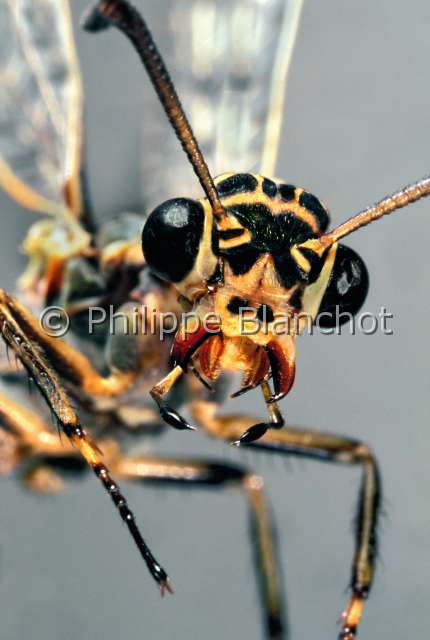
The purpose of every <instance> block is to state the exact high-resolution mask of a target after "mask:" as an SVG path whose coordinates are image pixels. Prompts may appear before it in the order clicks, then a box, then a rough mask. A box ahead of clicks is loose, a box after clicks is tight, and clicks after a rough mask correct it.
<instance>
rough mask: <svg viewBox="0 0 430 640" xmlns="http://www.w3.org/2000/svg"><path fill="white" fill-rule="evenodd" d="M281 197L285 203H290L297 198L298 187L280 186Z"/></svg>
mask: <svg viewBox="0 0 430 640" xmlns="http://www.w3.org/2000/svg"><path fill="white" fill-rule="evenodd" d="M279 195H280V196H281V198H282V200H283V201H284V202H290V201H291V200H294V198H295V197H296V187H295V186H294V185H292V184H280V185H279Z"/></svg>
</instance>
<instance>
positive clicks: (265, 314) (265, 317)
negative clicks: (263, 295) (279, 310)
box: [257, 304, 275, 323]
mask: <svg viewBox="0 0 430 640" xmlns="http://www.w3.org/2000/svg"><path fill="white" fill-rule="evenodd" d="M257 318H258V319H259V320H260V321H261V322H266V323H270V322H273V320H274V319H275V316H274V313H273V309H272V307H271V306H270V305H269V304H262V305H261V306H260V307H258V309H257Z"/></svg>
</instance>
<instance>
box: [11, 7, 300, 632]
mask: <svg viewBox="0 0 430 640" xmlns="http://www.w3.org/2000/svg"><path fill="white" fill-rule="evenodd" d="M275 8H276V5H275ZM256 11H257V14H258V13H259V12H261V7H258V4H257V5H256ZM275 15H276V12H275ZM287 23H288V20H287ZM0 27H1V29H2V34H3V36H4V37H3V38H2V42H3V43H4V46H2V60H1V62H2V67H1V76H0V77H1V87H2V95H1V101H2V102H1V113H0V121H1V132H0V169H1V172H0V184H1V186H2V187H3V188H4V190H5V191H6V192H7V193H9V195H10V196H11V197H12V198H14V199H15V200H16V201H17V202H19V203H20V204H22V205H24V206H25V207H27V208H29V209H32V210H34V211H37V212H40V213H43V214H45V215H49V216H50V217H49V218H46V219H44V220H41V221H38V222H36V223H35V224H34V225H32V226H31V228H30V230H29V232H28V234H27V237H26V239H25V241H24V250H25V252H26V253H27V255H28V256H29V265H28V267H27V270H26V272H25V273H24V275H23V276H22V277H21V279H20V283H19V284H20V288H21V290H22V291H21V293H22V295H23V296H24V298H25V300H26V302H27V304H28V305H29V307H30V308H31V312H30V311H29V309H28V308H26V307H24V305H23V304H22V303H21V302H19V301H18V299H17V298H15V297H14V296H12V295H10V294H8V293H7V292H6V291H4V290H3V289H2V290H0V331H1V334H2V337H3V339H4V341H5V342H6V344H7V345H8V347H9V349H10V352H11V353H12V354H14V355H15V356H16V358H17V360H18V361H19V362H21V363H22V364H23V365H24V367H25V369H26V370H27V372H28V373H29V375H30V377H31V378H32V379H33V380H34V382H35V383H36V385H37V386H38V387H39V389H40V391H41V392H42V395H43V396H44V397H45V399H46V401H47V404H48V406H49V408H50V409H51V412H52V414H53V417H54V419H55V421H56V422H57V424H58V428H59V431H60V433H61V432H63V433H64V434H65V435H66V436H67V438H68V439H69V441H70V444H67V439H65V438H63V439H62V440H60V439H59V438H58V434H56V433H53V432H52V429H51V428H50V426H49V423H48V422H47V421H45V420H44V419H43V418H41V417H39V415H38V413H36V412H33V410H29V409H27V408H25V407H23V406H22V404H20V403H19V402H17V401H15V400H12V399H11V398H10V397H9V395H8V394H7V393H3V392H1V393H0V420H1V422H0V472H1V473H2V474H6V473H9V472H11V471H12V470H13V469H15V468H18V469H19V470H20V471H22V472H23V475H24V479H25V482H26V484H27V486H28V487H29V488H31V489H32V490H35V491H39V492H53V491H58V490H59V489H61V486H62V481H61V476H60V471H61V470H62V469H64V468H66V469H69V470H72V471H75V472H78V471H81V470H82V469H83V468H82V465H81V464H80V456H81V457H82V458H83V459H84V460H86V461H87V463H88V464H89V467H90V468H91V469H92V470H93V471H94V473H95V474H96V476H97V477H98V478H99V479H100V481H101V483H102V485H103V486H104V487H105V489H106V491H107V492H108V494H109V495H110V496H111V498H112V500H113V503H114V505H115V506H116V508H117V509H118V511H119V513H120V515H121V517H122V519H123V520H124V522H125V524H126V526H127V527H128V530H129V532H130V534H131V536H132V537H133V539H134V541H135V543H136V545H137V547H138V549H139V552H140V553H141V555H142V557H143V559H144V561H145V562H146V564H147V566H148V568H149V570H150V572H151V574H152V575H153V577H154V579H155V580H156V581H157V583H158V584H159V586H160V589H161V592H162V593H164V592H165V591H172V587H171V585H170V582H169V579H168V577H167V574H166V572H165V571H164V569H163V568H162V567H161V566H160V564H159V563H158V562H157V561H156V560H155V558H154V556H153V555H152V553H151V551H150V550H149V548H148V546H147V544H146V542H145V541H144V539H143V537H142V535H141V533H140V531H139V529H138V526H137V523H136V521H135V518H134V515H133V513H132V512H131V510H130V509H129V507H128V504H127V502H126V499H125V497H124V495H123V494H122V492H121V490H120V489H119V486H118V484H117V483H116V481H114V480H113V475H115V477H118V478H121V479H124V480H129V481H130V480H134V481H139V480H144V481H156V482H159V483H164V484H169V483H172V482H174V483H176V484H178V485H183V486H187V487H192V486H200V485H203V486H206V487H208V488H210V487H229V486H232V487H237V488H239V489H240V490H241V491H242V492H243V495H244V497H245V499H246V501H247V503H248V507H249V510H250V514H251V520H252V522H251V528H250V532H251V544H252V547H253V551H254V556H255V558H256V565H257V572H258V577H259V582H260V588H261V606H262V609H263V610H264V623H265V634H266V635H267V637H273V638H275V637H276V638H278V637H282V636H283V634H284V627H285V622H284V614H283V607H282V602H281V596H280V591H281V590H280V578H279V576H278V575H277V566H276V557H275V549H274V546H275V545H274V540H273V534H272V525H271V521H270V515H269V511H268V507H267V504H266V499H265V495H264V489H263V482H262V479H261V478H260V477H259V476H257V475H255V474H253V473H251V472H248V471H247V469H246V468H244V467H242V466H238V465H232V464H227V463H219V462H214V461H208V460H201V459H183V460H178V459H176V458H164V457H163V458H161V457H153V456H148V455H126V454H125V453H124V451H123V448H122V446H121V445H122V441H123V440H124V439H125V437H126V434H125V432H126V431H127V430H128V431H130V427H132V428H134V429H136V428H137V427H139V428H140V429H139V431H141V430H142V429H143V431H144V432H145V430H147V432H148V433H149V435H150V434H151V433H153V432H157V431H159V430H160V427H161V426H162V425H161V421H160V418H159V415H158V412H157V411H154V409H153V407H152V401H151V398H150V396H149V391H150V389H151V387H152V386H153V384H154V382H155V381H156V379H157V376H158V375H159V373H158V372H159V371H166V370H167V363H168V353H169V345H170V343H171V340H170V341H169V340H167V341H164V343H160V341H159V329H160V327H159V325H160V323H161V320H160V318H161V314H162V313H163V312H169V313H170V316H172V315H173V316H174V315H175V314H176V315H177V316H179V314H180V312H181V307H180V305H179V304H178V302H177V293H176V290H175V288H174V287H172V286H171V285H169V284H166V283H164V282H162V281H160V280H159V279H158V278H154V277H152V276H151V275H150V274H149V273H148V269H147V267H146V265H145V262H144V258H143V255H142V250H141V239H140V235H141V228H142V221H143V220H144V218H143V217H142V216H141V215H137V214H123V215H119V216H117V217H116V218H115V219H114V220H113V221H112V222H111V223H107V224H105V225H102V226H100V228H98V225H97V220H96V216H94V214H93V211H92V208H91V206H90V203H89V198H88V193H87V190H86V188H85V186H86V185H85V171H84V167H83V163H82V158H81V148H82V124H81V119H82V90H81V82H80V75H79V69H78V63H77V59H76V53H75V49H74V43H73V37H72V30H71V21H70V15H69V5H68V3H67V2H66V1H65V0H64V1H61V2H58V1H57V0H40V1H37V2H35V1H32V2H27V0H22V1H20V2H14V1H12V0H11V2H8V3H7V4H6V5H4V7H3V8H2V13H0ZM269 60H270V57H269ZM242 93H243V92H242V91H240V92H239V95H241V94H242ZM53 304H54V305H56V306H58V305H60V308H62V309H64V310H66V311H67V315H68V317H69V318H70V319H71V333H72V336H73V341H74V343H73V344H74V346H70V344H67V343H66V341H62V340H60V339H59V338H58V335H57V337H54V336H53V335H50V331H49V328H50V326H47V325H45V324H44V323H43V322H39V320H38V318H37V316H38V315H40V313H41V311H43V310H44V307H45V306H46V305H48V307H49V306H50V305H53ZM92 306H96V307H101V308H102V310H108V309H109V308H110V307H112V308H113V309H114V310H115V311H116V312H120V313H122V314H123V315H124V316H125V317H126V319H130V318H132V319H134V318H135V316H134V311H135V307H136V308H137V309H139V310H142V309H146V310H148V312H149V311H150V312H151V314H150V315H151V317H154V316H155V320H156V325H157V326H156V331H154V332H153V334H154V335H153V334H152V333H145V332H141V331H139V332H137V334H135V333H134V332H132V333H129V331H128V329H127V327H128V326H129V325H128V324H126V325H125V326H124V325H122V324H121V323H120V325H119V327H118V326H116V330H115V331H114V333H113V335H108V334H109V330H108V328H107V326H106V323H105V325H104V326H100V325H99V323H97V329H98V331H97V334H96V335H95V336H94V335H89V334H88V311H89V308H91V307H92ZM33 311H34V315H33V314H32V312H33ZM140 313H141V314H144V313H146V312H144V311H140ZM40 317H41V318H42V316H40ZM146 319H147V318H146V317H145V316H144V315H141V316H139V317H138V323H139V326H140V325H141V324H143V323H144V321H145V320H146ZM69 337H70V336H67V338H69ZM76 345H79V347H80V348H82V350H83V351H86V352H87V353H88V356H84V355H83V354H81V353H80V351H78V349H77V348H76ZM2 364H3V369H2V376H3V378H4V380H5V382H6V383H7V384H6V386H8V385H9V384H10V383H11V382H15V383H16V382H18V383H20V382H21V381H22V375H21V373H20V372H19V371H18V372H17V371H16V370H15V368H14V367H13V363H8V362H4V363H2ZM108 368H110V370H111V374H110V375H107V376H105V377H103V376H102V375H101V374H100V373H99V371H101V370H104V371H106V370H107V369H108ZM196 373H197V372H196ZM202 391H203V392H202ZM146 400H148V402H147V401H146ZM179 400H181V401H183V402H188V403H189V405H190V406H193V407H194V410H197V409H199V410H200V411H203V412H204V413H205V416H204V417H203V419H204V421H205V423H206V424H207V425H208V428H210V425H211V424H212V423H213V422H214V417H213V413H214V411H215V410H216V404H215V402H214V399H213V397H212V398H211V401H210V402H208V400H207V398H206V394H205V393H204V390H202V389H201V387H200V383H198V384H196V379H194V380H192V379H188V381H186V385H185V386H183V387H182V389H181V390H180V393H179V395H178V401H179ZM75 407H76V409H75ZM244 420H245V422H246V419H244ZM215 422H216V423H217V420H215ZM84 423H85V424H88V425H89V430H90V431H91V435H90V433H89V430H88V431H87V430H86V429H85V428H84V426H83V424H84ZM120 443H121V445H120ZM108 469H109V470H108ZM111 473H112V474H113V475H111Z"/></svg>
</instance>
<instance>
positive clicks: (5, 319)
mask: <svg viewBox="0 0 430 640" xmlns="http://www.w3.org/2000/svg"><path fill="white" fill-rule="evenodd" d="M24 313H25V312H24ZM0 333H1V336H2V337H3V340H4V341H5V342H6V344H7V345H9V347H10V348H11V349H12V350H13V351H14V352H15V354H16V355H17V357H18V358H19V360H20V361H21V362H22V364H23V365H24V367H25V368H26V369H27V371H28V372H29V374H30V375H31V376H32V378H33V379H34V381H35V383H36V384H37V386H38V387H39V389H40V391H41V393H42V395H43V396H44V398H45V400H46V402H47V404H48V406H49V407H50V409H51V411H52V412H53V414H54V415H55V417H56V419H57V421H58V425H59V428H60V429H61V431H62V432H63V433H64V434H65V435H66V436H67V437H68V438H69V440H70V442H71V443H72V444H73V445H74V446H75V447H76V448H77V449H78V451H79V452H80V453H81V455H82V456H83V458H84V459H85V460H86V461H87V463H88V464H89V466H90V467H91V468H92V470H93V471H94V473H95V475H96V476H97V477H98V478H99V480H100V481H101V483H102V484H103V486H104V488H105V489H106V492H107V493H108V494H109V495H110V497H111V498H112V501H113V503H114V504H115V506H116V508H117V509H118V512H119V514H120V516H121V518H122V519H123V521H124V522H125V524H126V525H127V527H128V530H129V532H130V534H131V536H132V538H133V539H134V541H135V543H136V546H137V548H138V550H139V552H140V554H141V556H142V558H143V559H144V561H145V563H146V565H147V567H148V569H149V571H150V573H151V575H152V577H153V578H154V580H155V581H156V582H157V583H158V585H159V586H160V589H161V593H162V594H164V592H165V591H171V590H172V589H171V587H170V583H169V579H168V577H167V574H166V572H165V571H164V569H162V567H161V566H160V565H159V564H158V562H157V561H156V560H155V558H154V556H153V555H152V553H151V551H150V550H149V548H148V546H147V544H146V542H145V541H144V539H143V537H142V535H141V533H140V531H139V529H138V527H137V524H136V521H135V518H134V515H133V513H132V511H131V510H130V508H129V506H128V504H127V501H126V499H125V498H124V496H123V495H122V493H121V491H120V488H119V487H118V485H117V484H116V482H115V481H114V480H113V479H112V477H111V476H110V473H109V470H108V469H107V467H106V465H105V464H104V462H103V460H102V455H101V452H100V450H99V449H98V447H97V445H96V444H95V443H94V441H93V440H92V438H91V437H90V436H89V435H88V434H87V432H86V431H85V429H84V428H83V426H82V425H81V423H80V421H79V418H78V416H77V415H76V412H75V411H74V409H73V406H72V404H71V402H70V399H69V397H68V395H67V393H66V392H65V390H64V388H63V386H62V384H61V383H60V380H59V378H58V375H57V373H56V371H55V370H54V369H53V368H52V366H51V364H50V363H49V362H48V360H47V358H46V355H45V352H44V351H42V348H41V346H40V344H39V343H38V341H37V339H36V338H35V336H34V334H33V333H32V327H31V326H30V327H28V323H27V317H25V315H24V316H23V315H22V314H21V306H20V305H18V303H16V301H15V300H14V299H12V298H10V297H9V296H8V295H7V294H5V293H4V292H2V291H1V292H0Z"/></svg>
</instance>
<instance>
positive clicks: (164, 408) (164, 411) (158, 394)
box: [150, 365, 195, 431]
mask: <svg viewBox="0 0 430 640" xmlns="http://www.w3.org/2000/svg"><path fill="white" fill-rule="evenodd" d="M183 373H184V370H183V369H182V367H181V366H180V365H176V367H174V368H173V369H172V370H171V371H170V372H169V373H168V374H167V375H166V376H165V377H164V378H163V379H162V380H160V382H158V383H157V384H156V385H155V387H153V388H152V389H151V391H150V394H151V397H152V398H153V399H154V400H155V402H156V403H157V406H158V409H159V411H160V415H161V417H162V418H163V420H164V421H165V422H167V424H170V426H171V427H174V428H175V429H179V430H184V429H191V430H193V431H194V430H195V427H193V426H192V425H191V424H189V423H188V422H187V421H186V420H185V418H183V417H182V416H181V415H180V414H179V413H178V412H177V411H175V409H172V407H170V406H169V405H168V404H167V402H166V400H165V397H166V396H167V394H168V393H169V391H170V390H171V388H172V387H173V385H174V384H175V383H176V382H177V381H178V380H179V378H181V377H182V375H183Z"/></svg>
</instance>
